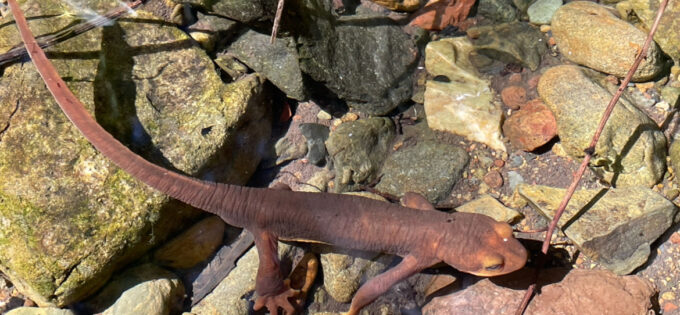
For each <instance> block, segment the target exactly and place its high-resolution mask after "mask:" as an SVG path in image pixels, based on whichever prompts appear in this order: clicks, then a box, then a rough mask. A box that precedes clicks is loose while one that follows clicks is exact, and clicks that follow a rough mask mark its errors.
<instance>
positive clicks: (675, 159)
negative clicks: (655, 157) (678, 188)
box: [668, 139, 680, 182]
mask: <svg viewBox="0 0 680 315" xmlns="http://www.w3.org/2000/svg"><path fill="white" fill-rule="evenodd" d="M668 158H669V159H670V162H671V166H672V167H673V171H675V174H676V176H675V181H676V182H679V181H680V176H678V175H677V174H678V173H679V171H680V141H678V140H677V139H673V142H672V143H671V146H670V148H669V149H668Z"/></svg>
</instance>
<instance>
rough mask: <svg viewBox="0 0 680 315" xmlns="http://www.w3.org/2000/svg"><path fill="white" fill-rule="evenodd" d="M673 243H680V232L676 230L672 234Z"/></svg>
mask: <svg viewBox="0 0 680 315" xmlns="http://www.w3.org/2000/svg"><path fill="white" fill-rule="evenodd" d="M671 243H673V244H676V245H677V244H680V232H675V233H673V234H672V235H671Z"/></svg>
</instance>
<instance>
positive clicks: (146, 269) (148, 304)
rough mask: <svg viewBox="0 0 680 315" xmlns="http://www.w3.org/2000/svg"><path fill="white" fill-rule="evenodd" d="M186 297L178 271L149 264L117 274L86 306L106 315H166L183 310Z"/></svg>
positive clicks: (90, 309) (94, 311)
mask: <svg viewBox="0 0 680 315" xmlns="http://www.w3.org/2000/svg"><path fill="white" fill-rule="evenodd" d="M183 300H184V286H183V285H182V281H181V280H180V279H179V278H178V277H177V276H176V275H175V274H173V273H172V272H169V271H167V270H165V269H162V268H159V267H157V266H155V265H153V264H145V265H141V266H137V267H133V268H131V269H128V270H126V271H125V272H123V273H122V274H120V275H118V276H116V277H114V279H113V280H112V281H111V282H109V284H107V285H106V286H105V287H104V288H103V289H102V290H101V292H99V293H98V294H97V296H95V297H94V298H92V299H89V300H88V301H87V302H86V305H87V308H88V311H90V312H91V313H101V314H104V315H114V314H139V313H144V314H150V315H154V314H156V315H163V314H171V313H175V312H178V311H180V310H181V309H182V301H183Z"/></svg>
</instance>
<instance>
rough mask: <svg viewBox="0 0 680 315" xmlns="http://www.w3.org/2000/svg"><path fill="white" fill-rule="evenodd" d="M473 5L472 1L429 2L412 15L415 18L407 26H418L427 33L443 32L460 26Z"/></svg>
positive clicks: (433, 0)
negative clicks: (450, 26) (448, 28)
mask: <svg viewBox="0 0 680 315" xmlns="http://www.w3.org/2000/svg"><path fill="white" fill-rule="evenodd" d="M474 4H475V1H474V0H451V1H436V0H431V1H429V2H428V3H427V4H426V5H425V6H424V7H423V8H422V9H420V10H418V11H416V12H415V13H414V14H413V16H415V18H413V19H412V20H411V23H409V25H413V26H419V27H421V28H423V29H426V30H429V31H438V30H443V29H444V28H446V27H447V26H449V25H452V26H461V24H463V23H462V22H464V21H465V19H466V18H467V16H468V14H469V13H470V9H472V6H473V5H474Z"/></svg>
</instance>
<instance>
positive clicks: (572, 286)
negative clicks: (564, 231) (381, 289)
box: [423, 269, 656, 315]
mask: <svg viewBox="0 0 680 315" xmlns="http://www.w3.org/2000/svg"><path fill="white" fill-rule="evenodd" d="M567 272H568V273H567ZM532 273H533V270H529V269H524V270H522V271H519V272H516V273H513V274H511V275H507V276H502V277H495V278H492V279H484V280H481V281H478V282H477V283H475V284H474V285H472V286H470V287H467V288H466V289H465V290H461V291H458V292H455V293H453V294H450V295H447V296H442V297H437V298H434V299H432V301H431V302H430V303H428V304H427V305H425V307H424V308H423V314H424V315H439V314H442V315H443V314H513V313H514V312H515V310H516V308H517V306H518V305H519V303H520V301H521V300H522V297H523V296H524V291H525V290H526V288H527V287H528V285H529V279H531V278H533V277H532ZM565 273H567V274H566V276H565ZM541 280H542V283H541V287H540V290H539V291H538V292H539V294H537V295H536V296H535V297H534V298H533V299H532V301H531V303H530V304H529V307H528V308H527V310H526V312H525V314H532V315H544V314H545V315H548V314H550V315H552V314H584V315H589V314H593V315H595V314H598V315H599V314H647V312H648V311H649V310H651V309H653V304H652V299H653V296H654V294H655V293H656V290H655V289H654V286H653V285H652V284H651V283H650V282H649V281H647V280H645V279H643V278H641V277H638V276H617V275H615V274H614V273H612V272H611V271H607V270H565V269H547V270H544V271H542V272H541Z"/></svg>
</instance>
